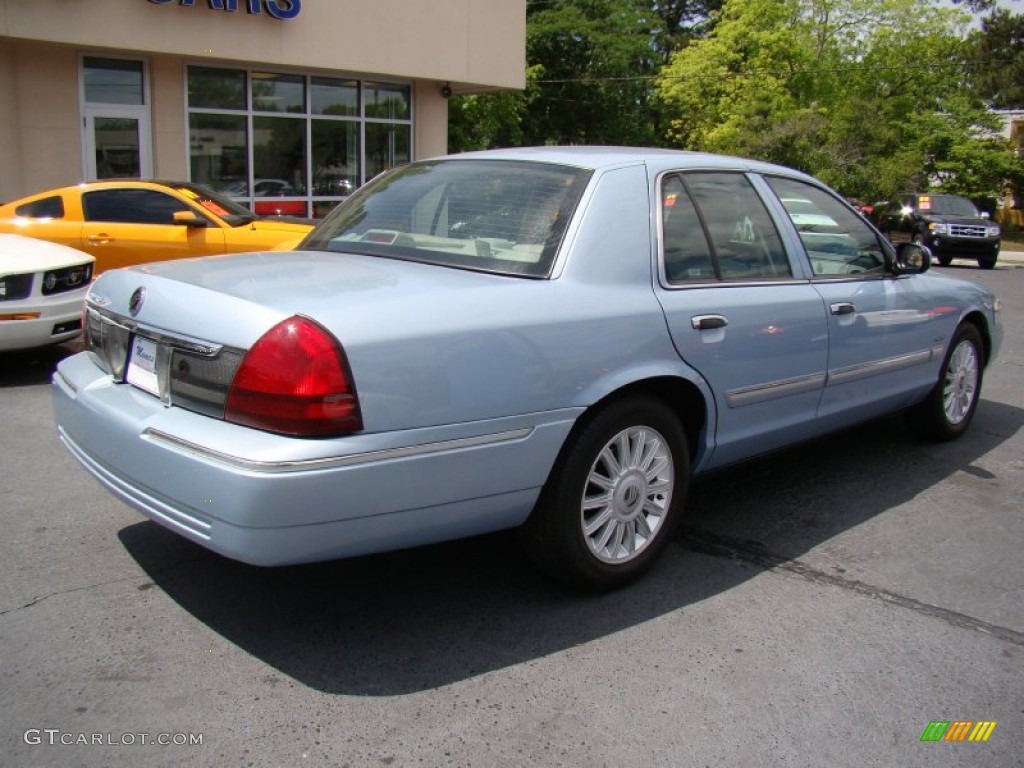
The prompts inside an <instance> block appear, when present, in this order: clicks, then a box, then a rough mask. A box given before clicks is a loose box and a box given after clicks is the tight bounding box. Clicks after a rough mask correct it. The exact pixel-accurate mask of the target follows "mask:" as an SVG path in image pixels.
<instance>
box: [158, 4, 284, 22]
mask: <svg viewBox="0 0 1024 768" xmlns="http://www.w3.org/2000/svg"><path fill="white" fill-rule="evenodd" d="M149 2H151V3H155V4H156V5H171V4H172V3H177V4H178V5H189V6H191V5H195V4H196V0H149ZM206 4H207V5H208V6H210V10H211V11H230V12H232V13H234V12H235V11H237V10H238V6H239V5H241V6H243V7H244V8H245V10H246V11H248V12H249V13H250V14H252V15H253V16H258V15H259V14H260V13H262V12H263V11H266V12H267V14H268V15H269V16H273V17H274V18H275V19H294V18H295V17H296V16H298V15H299V11H301V10H302V0H206Z"/></svg>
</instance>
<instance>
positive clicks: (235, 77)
mask: <svg viewBox="0 0 1024 768" xmlns="http://www.w3.org/2000/svg"><path fill="white" fill-rule="evenodd" d="M188 105H189V107H192V108H195V107H211V108H213V109H245V72H242V71H239V70H233V69H214V68H212V67H189V68H188Z"/></svg>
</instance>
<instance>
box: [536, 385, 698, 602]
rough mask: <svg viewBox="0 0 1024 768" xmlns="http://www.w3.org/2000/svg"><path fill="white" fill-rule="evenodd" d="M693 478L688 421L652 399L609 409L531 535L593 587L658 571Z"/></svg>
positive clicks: (560, 478)
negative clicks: (683, 422)
mask: <svg viewBox="0 0 1024 768" xmlns="http://www.w3.org/2000/svg"><path fill="white" fill-rule="evenodd" d="M689 478H690V460H689V452H688V450H687V446H686V438H685V436H684V435H683V430H682V427H681V426H680V424H679V420H678V419H677V418H676V416H675V415H674V414H673V413H672V411H671V410H670V409H669V408H668V407H667V406H666V405H665V404H664V403H662V402H661V401H659V400H656V399H654V398H650V397H633V398H629V399H624V400H618V401H615V402H612V403H610V404H609V405H607V406H604V407H602V408H601V409H600V410H598V411H597V412H595V413H594V414H593V415H592V416H590V417H588V420H587V421H586V422H585V423H584V424H583V425H582V426H581V427H580V428H579V429H578V430H577V431H574V433H573V434H572V435H571V436H570V438H569V441H568V442H567V444H566V446H565V447H564V448H563V449H562V453H561V455H560V456H559V458H558V461H557V462H556V463H555V467H554V469H553V470H552V472H551V476H550V477H549V478H548V481H547V483H546V484H545V486H544V489H543V491H542V492H541V496H540V499H539V501H538V502H537V507H536V508H535V509H534V511H533V513H532V514H531V516H530V518H529V520H527V522H526V524H525V525H524V526H523V529H522V538H523V542H524V544H525V546H526V549H527V553H528V554H529V555H530V557H531V558H532V559H533V560H534V561H535V562H536V563H537V564H538V565H539V566H540V567H541V568H542V569H543V570H545V571H547V572H548V573H550V574H552V575H553V576H555V577H556V578H558V579H560V580H562V581H563V582H565V583H567V584H569V585H571V586H574V587H578V588H581V589H588V590H595V591H596V590H609V589H615V588H617V587H621V586H624V585H626V584H628V583H630V582H631V581H633V580H634V579H636V578H637V577H638V576H640V574H642V573H643V572H644V571H646V570H647V569H648V568H650V566H651V565H653V563H654V561H655V560H656V559H657V557H658V555H659V554H660V553H661V551H662V550H663V549H664V548H665V546H666V544H667V543H668V541H669V539H670V538H671V535H672V531H673V529H674V528H675V525H676V523H677V521H678V518H679V515H680V510H681V509H682V506H683V502H684V499H685V496H686V491H687V487H688V485H689Z"/></svg>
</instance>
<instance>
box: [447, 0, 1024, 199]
mask: <svg viewBox="0 0 1024 768" xmlns="http://www.w3.org/2000/svg"><path fill="white" fill-rule="evenodd" d="M956 6H959V7H956ZM968 10H970V11H972V12H974V13H976V14H981V13H987V14H988V15H987V16H984V17H982V18H981V20H980V25H979V26H978V27H977V28H976V30H975V31H974V32H970V27H969V26H968V22H969V21H970V19H971V15H970V14H969V13H968V12H967V11H968ZM1022 26H1024V25H1022V23H1021V17H1017V16H1013V15H1011V14H1009V13H1007V12H1006V11H1003V10H999V9H994V2H993V0H960V1H959V2H956V1H954V4H953V5H951V4H950V3H949V2H941V3H940V2H937V0H528V4H527V40H526V45H527V51H526V53H527V63H528V71H527V87H526V89H525V90H524V91H523V92H520V93H499V94H488V95H478V96H466V97H461V98H456V99H453V100H452V101H451V103H450V112H449V114H450V118H449V125H450V146H451V148H452V149H453V150H455V151H459V150H464V149H478V148H486V147H492V146H513V145H531V144H584V143H588V144H636V145H654V146H675V147H682V148H687V149H703V150H709V151H716V152H724V153H729V154H736V155H742V156H747V157H754V158H759V159H765V160H770V161H774V162H778V163H780V164H783V165H788V166H792V167H796V168H801V169H803V170H806V171H808V172H810V173H813V174H815V175H817V176H819V177H820V178H822V179H824V180H825V181H827V182H828V183H830V184H832V185H833V186H834V187H836V188H837V189H840V190H842V191H843V192H844V193H845V194H847V195H851V196H858V197H864V198H867V199H880V198H882V197H887V196H888V195H889V194H891V193H892V192H894V191H896V190H900V189H906V188H919V189H923V188H926V187H927V186H928V185H929V184H930V183H935V182H941V183H942V184H943V185H944V186H945V187H946V188H947V189H958V190H962V191H971V192H975V193H978V192H995V191H997V190H998V189H999V188H1000V186H1001V184H1002V183H1003V182H1004V181H1005V180H1006V179H1008V178H1009V179H1012V178H1016V177H1019V176H1020V174H1021V169H1020V167H1019V166H1020V162H1019V161H1017V160H1015V158H1014V156H1013V154H1012V153H1011V152H1010V151H1009V150H1008V148H1007V144H1006V142H1005V141H1004V140H1003V139H1002V138H1000V137H999V135H998V132H997V131H995V126H993V125H992V123H991V116H990V115H988V114H987V113H986V111H985V106H986V103H985V102H988V103H990V104H995V105H998V106H1014V105H1022V102H1024V76H1022V71H1024V61H1022V53H1021V50H1022V45H1024V43H1022V41H1024V34H1022V32H1024V30H1022ZM971 62H974V63H971ZM1007 62H1010V64H1011V65H1012V66H1010V65H1007ZM969 64H970V66H968V65H969Z"/></svg>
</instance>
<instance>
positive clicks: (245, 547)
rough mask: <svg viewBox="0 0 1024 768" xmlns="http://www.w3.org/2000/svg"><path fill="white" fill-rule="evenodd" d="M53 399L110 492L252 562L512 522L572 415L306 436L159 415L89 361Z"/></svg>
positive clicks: (63, 375) (186, 415)
mask: <svg viewBox="0 0 1024 768" xmlns="http://www.w3.org/2000/svg"><path fill="white" fill-rule="evenodd" d="M53 394H54V409H55V415H56V419H57V425H58V433H59V435H60V438H61V440H62V441H63V442H64V444H65V445H66V446H67V447H68V449H69V450H70V451H71V453H72V454H73V455H74V456H75V457H76V458H77V459H78V460H79V461H80V462H81V463H82V465H83V466H84V467H85V468H86V469H87V470H88V471H89V472H90V473H92V475H93V476H94V477H96V478H97V480H99V481H100V482H101V483H102V484H103V485H104V486H105V487H106V488H107V489H108V490H110V491H111V492H112V493H113V494H114V495H115V496H117V497H118V498H119V499H121V500H122V501H124V502H126V503H128V504H129V505H131V506H132V507H134V508H135V509H137V510H139V511H140V512H142V513H143V514H144V515H145V516H147V517H148V518H150V519H151V520H154V521H155V522H157V523H159V524H160V525H163V526H164V527H166V528H169V529H170V530H173V531H175V532H177V533H179V534H181V535H182V536H184V537H186V538H188V539H190V540H192V541H194V542H196V543H198V544H201V545H202V546H204V547H207V548H208V549H211V550H213V551H215V552H219V553H220V554H223V555H225V556H227V557H230V558H233V559H236V560H241V561H243V562H247V563H252V564H255V565H285V564H291V563H302V562H313V561H318V560H330V559H336V558H341V557H348V556H353V555H360V554H367V553H370V552H378V551H384V550H391V549H401V548H405V547H411V546H417V545H420V544H426V543H431V542H435V541H442V540H446V539H455V538H461V537H465V536H472V535H475V534H479V533H485V532H488V531H494V530H500V529H502V528H510V527H514V526H517V525H519V524H520V523H522V522H523V521H524V520H525V518H526V516H527V515H528V514H529V512H530V510H531V509H532V507H533V504H534V502H535V501H536V498H537V495H538V494H539V491H540V487H541V486H542V485H543V483H544V481H545V480H546V478H547V474H548V471H549V470H550V467H551V465H552V464H553V463H554V460H555V457H556V456H557V453H558V451H559V449H560V448H561V445H562V442H563V441H564V439H565V437H566V435H567V434H568V431H569V430H570V429H571V427H572V424H573V421H574V419H575V416H576V414H575V413H574V412H559V413H549V414H541V415H535V416H531V417H517V418H509V419H498V420H492V421H488V422H484V423H476V424H463V425H449V426H445V427H438V428H431V429H429V430H410V431H408V432H401V433H386V434H376V435H353V436H351V437H348V438H341V439H331V440H301V439H296V438H287V437H281V436H278V435H271V434H269V433H265V432H259V431H257V430H252V429H248V428H245V427H240V426H237V425H233V424H228V423H226V422H221V421H218V420H216V419H210V418H208V417H204V416H200V415H197V414H194V413H190V412H188V411H184V410H182V409H180V408H174V407H165V406H164V405H163V404H162V403H161V402H160V401H159V400H157V399H156V398H153V397H151V396H149V395H147V394H146V393H144V392H142V391H140V390H137V389H135V388H134V387H131V386H130V385H125V384H116V383H114V382H113V381H112V380H111V379H110V377H109V376H107V375H106V374H104V373H103V372H102V371H100V370H99V369H98V368H97V367H96V366H95V365H94V364H93V362H92V360H91V359H90V357H89V354H88V353H83V354H79V355H75V356H73V357H70V358H68V359H66V360H64V361H62V362H61V364H60V366H59V367H58V370H57V372H56V373H55V374H54V378H53Z"/></svg>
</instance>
